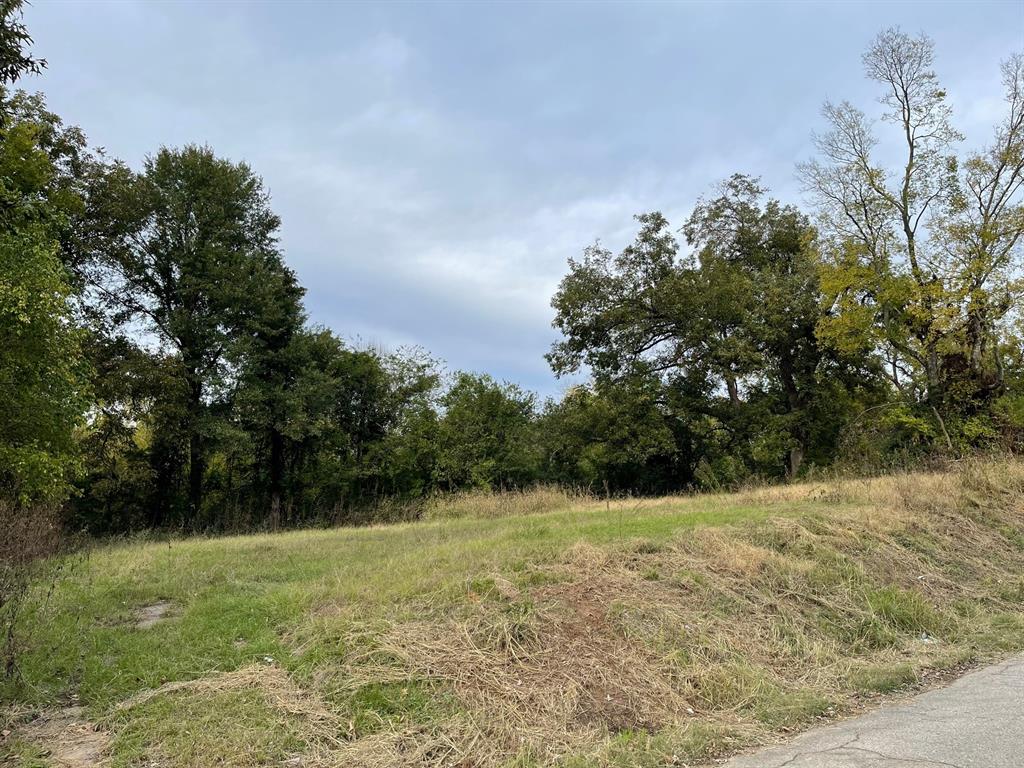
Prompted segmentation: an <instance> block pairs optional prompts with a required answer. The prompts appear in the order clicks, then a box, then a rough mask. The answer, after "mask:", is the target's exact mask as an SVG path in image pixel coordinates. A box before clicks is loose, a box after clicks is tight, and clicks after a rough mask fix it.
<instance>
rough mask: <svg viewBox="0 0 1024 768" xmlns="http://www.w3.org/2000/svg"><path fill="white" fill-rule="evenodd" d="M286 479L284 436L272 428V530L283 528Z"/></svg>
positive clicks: (275, 428)
mask: <svg viewBox="0 0 1024 768" xmlns="http://www.w3.org/2000/svg"><path fill="white" fill-rule="evenodd" d="M283 478H284V435H282V434H281V432H280V430H279V429H277V427H271V428H270V530H272V531H276V530H277V529H278V528H280V527H281V490H282V485H283V482H282V481H283Z"/></svg>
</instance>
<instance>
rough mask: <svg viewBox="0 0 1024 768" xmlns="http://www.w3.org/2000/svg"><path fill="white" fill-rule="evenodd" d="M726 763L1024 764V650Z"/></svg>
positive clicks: (752, 766)
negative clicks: (1022, 654)
mask: <svg viewBox="0 0 1024 768" xmlns="http://www.w3.org/2000/svg"><path fill="white" fill-rule="evenodd" d="M725 766H726V768H1024V657H1018V658H1015V659H1012V660H1010V661H1007V662H1004V663H1002V664H997V665H996V666H994V667H987V668H985V669H980V670H977V671H975V672H971V673H970V674H967V675H965V676H964V677H961V678H960V679H959V680H957V681H956V682H954V683H953V684H951V685H949V686H947V687H946V688H941V689H938V690H934V691H929V692H928V693H923V694H921V695H920V696H916V697H914V698H913V699H909V700H907V701H903V702H898V703H895V704H890V705H888V706H884V707H882V708H880V709H877V710H875V711H874V712H871V713H869V714H866V715H862V716H859V717H855V718H851V719H849V720H845V721H843V722H840V723H836V724H835V725H831V726H828V727H825V728H819V729H816V730H813V731H808V732H807V733H804V734H802V735H800V736H798V737H796V738H795V739H793V740H792V741H791V742H789V743H788V744H786V745H785V746H779V747H772V748H770V749H767V750H765V751H763V752H758V753H756V754H751V755H743V756H741V757H737V758H734V759H732V760H730V761H729V762H727V763H726V764H725Z"/></svg>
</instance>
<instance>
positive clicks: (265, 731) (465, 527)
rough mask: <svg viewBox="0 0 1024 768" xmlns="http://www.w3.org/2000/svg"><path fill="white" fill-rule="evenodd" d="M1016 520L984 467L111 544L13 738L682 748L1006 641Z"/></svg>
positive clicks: (793, 719) (547, 754) (622, 755)
mask: <svg viewBox="0 0 1024 768" xmlns="http://www.w3.org/2000/svg"><path fill="white" fill-rule="evenodd" d="M1022 509H1024V466H1022V465H1021V464H1019V463H1013V462H999V463H998V464H991V465H986V464H984V463H975V464H972V465H971V466H969V467H965V468H962V469H960V470H955V471H952V472H949V473H945V474H931V475H926V474H920V475H901V476H895V477H890V478H881V479H875V480H866V481H843V482H834V483H815V484H804V485H794V486H788V487H782V488H771V489H762V490H757V491H751V492H748V493H743V494H734V495H714V496H701V497H692V498H682V497H680V498H665V499H658V500H645V501H642V502H639V501H621V502H612V503H610V504H606V503H605V502H597V501H593V500H587V499H581V498H571V497H567V496H564V495H562V494H559V493H557V492H554V491H550V490H545V491H542V492H538V493H536V494H521V495H516V496H511V497H493V496H492V497H463V498H460V499H455V500H453V501H452V503H451V504H450V505H449V506H448V508H444V507H440V506H435V507H434V508H432V509H431V510H428V512H429V514H428V515H427V517H428V519H427V520H425V521H422V522H417V523H407V524H400V525H392V526H379V527H370V528H358V529H338V530H327V531H301V532H292V533H284V534H277V535H263V536H245V537H233V538H221V539H193V540H184V541H171V542H169V543H167V542H164V543H142V544H139V543H135V544H132V543H125V544H118V545H112V546H108V547H103V548H100V549H97V550H95V551H93V552H92V553H91V555H90V556H89V558H88V560H87V562H85V563H84V564H83V565H81V566H80V567H79V568H78V569H76V570H75V571H74V576H73V578H72V579H70V580H68V581H65V582H62V583H61V584H59V585H58V588H57V589H56V590H55V591H54V592H53V594H51V595H48V596H47V595H43V594H41V595H40V599H39V601H38V604H37V609H36V611H35V612H34V613H33V614H32V615H31V616H30V617H29V621H30V622H32V626H31V630H32V631H31V634H30V643H29V648H28V649H27V652H26V654H25V655H24V657H23V660H22V675H23V680H22V682H21V683H20V684H18V685H13V684H10V683H7V684H6V687H4V688H0V695H2V696H3V698H4V700H5V701H6V702H7V703H8V709H7V715H6V718H7V720H8V721H9V725H8V726H6V727H8V728H12V727H13V729H14V730H15V731H16V732H17V730H18V726H19V723H23V722H26V721H28V720H30V719H31V718H32V716H33V713H34V712H36V711H40V710H53V709H54V708H56V707H60V706H63V705H66V704H67V703H68V702H69V701H72V700H73V701H74V702H76V703H79V704H81V705H82V706H83V707H84V711H85V714H86V716H87V717H88V718H89V719H90V720H91V721H92V722H94V723H97V724H99V726H100V727H101V728H103V729H104V730H105V731H107V732H108V733H109V735H110V743H109V747H108V757H109V759H110V762H111V764H112V765H114V766H141V765H150V764H157V765H160V766H168V767H169V768H170V767H172V766H210V765H219V766H255V765H282V764H287V765H292V766H295V765H300V764H301V765H303V766H348V765H353V766H358V765H363V766H390V765H411V766H428V765H437V766H441V765H450V766H481V767H483V766H522V767H523V768H525V767H527V766H547V765H564V766H591V765H595V766H605V765H607V766H648V765H666V764H669V765H670V764H673V761H675V763H681V762H691V761H698V760H700V759H703V758H708V757H711V756H714V755H718V754H723V753H725V752H728V751H729V750H732V749H735V748H737V747H739V746H743V745H749V744H752V743H757V742H759V741H763V740H766V739H770V738H772V736H773V734H775V733H777V732H779V731H784V730H791V729H795V728H799V727H802V726H803V725H805V724H807V723H809V722H813V721H815V720H816V719H817V718H820V717H827V716H831V715H833V714H835V713H838V712H841V711H843V710H846V709H849V708H851V707H853V706H856V705H857V704H858V702H860V701H861V700H863V699H864V698H866V697H871V696H875V695H878V694H881V693H887V692H890V691H893V690H898V689H900V688H902V687H904V686H906V685H908V684H912V683H914V682H916V681H918V680H919V679H920V678H921V677H922V675H924V674H925V673H926V672H929V671H930V670H934V669H945V668H949V667H954V666H956V665H958V664H961V663H963V662H965V661H970V660H977V659H985V658H989V657H993V656H996V655H999V654H1001V653H1006V652H1009V651H1012V650H1018V649H1020V648H1021V647H1024V527H1022V524H1024V511H1022ZM523 512H527V513H529V514H522V513H523ZM159 602H166V603H169V605H170V609H169V612H168V614H167V616H166V617H165V618H164V619H163V620H161V621H158V622H157V623H156V624H154V625H153V626H152V627H149V628H140V627H138V626H137V621H136V619H137V612H138V610H139V609H140V608H142V607H144V606H147V605H152V604H155V603H159ZM29 741H30V740H29ZM29 741H27V740H26V739H22V740H20V741H19V740H17V739H13V740H10V744H14V745H19V746H16V747H15V746H10V744H9V745H8V750H13V749H15V748H16V749H18V750H20V751H21V753H22V754H23V755H35V752H33V751H32V750H34V749H35V748H36V747H35V746H33V745H31V744H30V743H29ZM3 749H4V747H3V746H2V745H0V755H2V754H3ZM297 758H301V760H297ZM32 759H33V760H44V759H45V758H44V757H43V758H41V757H33V758H32ZM289 761H290V762H289ZM42 764H44V765H45V762H43V763H42Z"/></svg>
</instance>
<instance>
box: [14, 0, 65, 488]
mask: <svg viewBox="0 0 1024 768" xmlns="http://www.w3.org/2000/svg"><path fill="white" fill-rule="evenodd" d="M21 6H22V3H20V2H16V1H15V2H3V3H2V4H0V391H3V393H4V397H3V400H2V402H0V493H2V495H4V496H6V497H7V499H8V500H13V501H14V502H15V503H18V504H24V503H27V502H30V501H33V500H40V499H46V500H53V499H62V498H63V497H64V496H65V495H66V493H67V491H68V489H69V487H70V485H69V481H70V479H71V474H72V471H71V470H72V466H73V464H74V458H75V446H74V442H73V430H74V428H75V426H76V425H78V424H79V423H80V422H81V418H82V415H83V412H84V408H85V400H84V392H85V384H84V374H85V369H84V365H83V359H82V354H81V349H80V344H81V335H80V333H79V331H78V329H77V328H76V326H75V324H74V322H73V318H72V310H71V298H72V290H71V286H70V283H69V280H68V274H67V272H66V271H65V269H64V265H63V264H62V261H61V258H60V240H59V239H60V235H61V233H62V232H63V231H65V229H66V226H67V223H68V214H69V212H70V209H71V208H72V207H73V206H74V205H75V203H76V202H77V200H76V199H75V198H74V196H73V195H62V194H59V193H58V185H57V184H55V180H56V179H58V177H59V169H58V168H57V167H56V165H55V162H54V158H53V156H51V154H50V153H49V152H48V151H47V150H48V149H49V148H50V145H49V144H48V140H49V139H50V138H51V137H52V136H53V128H54V124H55V123H56V122H58V121H56V118H55V116H53V115H50V114H49V113H45V114H43V112H42V110H41V109H39V108H38V107H39V106H40V105H41V100H39V99H32V98H31V97H26V96H24V94H20V93H15V94H11V93H10V92H9V91H8V87H9V86H10V84H12V83H13V82H14V81H15V80H16V79H17V78H18V77H19V76H20V75H22V74H25V73H27V72H38V71H39V70H40V68H41V67H42V66H44V65H45V62H43V61H41V60H37V59H35V58H33V56H32V55H31V54H30V53H28V52H27V51H26V50H25V49H26V47H27V46H28V45H29V44H30V43H31V37H29V35H28V32H27V31H26V30H25V27H24V25H23V24H22V23H21V21H20V18H21ZM34 107H35V108H34Z"/></svg>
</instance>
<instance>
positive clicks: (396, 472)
mask: <svg viewBox="0 0 1024 768" xmlns="http://www.w3.org/2000/svg"><path fill="white" fill-rule="evenodd" d="M0 11H2V24H0V26H2V33H0V78H2V79H3V80H4V82H5V83H6V84H7V85H10V84H11V83H13V81H14V80H15V79H17V78H18V77H19V76H21V75H23V74H25V73H29V72H33V71H38V69H39V67H40V66H42V65H43V64H44V62H41V61H38V60H36V59H34V58H33V57H32V56H31V55H30V54H28V53H27V52H26V47H27V46H28V45H29V43H30V42H31V40H30V39H29V37H28V35H27V32H26V31H25V29H24V28H23V26H21V22H20V6H19V3H17V2H11V3H5V4H3V6H2V7H0ZM931 58H932V47H931V43H930V42H929V41H928V40H927V39H926V38H911V37H908V36H906V35H904V34H902V33H900V32H898V31H887V32H885V33H883V34H882V35H880V36H879V37H878V39H877V40H876V41H875V43H874V44H873V46H872V47H871V48H870V50H869V51H868V53H867V54H866V55H865V59H864V61H865V65H866V68H867V73H868V76H869V77H870V78H872V79H873V80H876V81H878V82H879V83H880V85H881V89H882V95H883V98H882V103H883V104H884V106H885V109H886V110H887V111H888V114H887V115H886V117H887V120H886V121H885V123H883V125H885V126H891V127H892V128H893V129H894V134H893V135H894V136H895V138H896V140H897V141H899V142H901V146H902V147H903V149H904V157H903V159H902V160H901V161H899V162H898V163H897V164H896V165H895V166H894V167H892V168H888V167H884V166H881V165H879V164H878V162H877V160H876V159H875V154H876V152H875V143H876V140H875V138H874V137H873V135H872V134H871V130H872V128H871V124H870V121H869V120H868V118H867V117H866V116H865V114H864V113H863V112H861V111H860V110H858V109H857V108H855V107H854V106H852V105H850V104H846V103H843V104H839V105H834V104H828V105H826V107H825V116H826V119H827V120H828V122H829V123H830V126H831V129H830V131H829V132H828V133H826V134H824V135H823V136H820V137H818V147H819V156H818V158H817V159H815V160H813V161H812V162H809V163H807V164H805V165H803V166H802V167H801V173H802V175H803V178H804V179H805V181H806V183H807V187H808V190H809V191H810V192H812V193H813V195H814V196H815V199H816V200H817V206H816V210H814V211H806V212H805V211H802V210H800V209H799V208H797V207H795V206H793V205H786V204H783V203H782V202H779V201H777V200H774V199H772V198H771V197H770V194H769V193H768V192H767V191H766V190H764V189H763V188H762V187H761V185H760V184H759V182H758V180H757V179H756V178H753V177H750V176H746V175H741V174H737V175H735V176H733V177H731V178H730V179H727V180H726V181H725V182H723V183H722V184H721V185H720V186H719V187H718V188H717V189H716V191H715V192H714V193H713V194H712V195H709V196H708V197H707V198H704V199H702V200H700V201H699V202H698V203H697V205H696V206H695V207H694V209H693V211H692V212H691V214H690V215H689V216H688V217H687V218H686V220H684V221H680V222H674V223H670V222H669V221H668V220H667V219H666V218H665V217H664V216H662V215H661V214H660V213H657V212H649V213H644V214H642V215H640V216H638V217H637V221H638V231H637V234H636V237H635V240H634V241H633V242H632V243H631V244H629V245H628V246H627V247H625V248H624V249H623V250H621V251H620V252H618V253H615V252H613V251H611V250H608V249H606V248H604V247H601V246H599V245H598V246H594V247H591V248H588V249H587V250H586V251H585V252H584V254H583V256H582V258H579V259H572V260H570V262H569V269H568V273H567V275H566V276H565V278H564V279H563V281H562V283H561V285H560V286H559V288H558V291H557V293H556V295H555V296H554V299H553V308H554V311H555V320H554V324H555V327H556V328H557V329H558V330H560V331H561V333H562V338H561V340H560V341H559V342H557V343H556V344H555V345H554V346H553V348H552V350H551V351H550V353H549V355H548V359H549V362H550V363H551V366H552V368H553V370H554V371H555V372H556V373H557V374H560V375H561V374H568V373H579V372H583V373H585V374H588V375H589V376H590V381H589V383H588V384H586V385H580V386H574V387H571V388H569V389H568V390H567V391H566V392H565V393H564V394H563V395H562V396H561V398H559V399H553V400H549V401H547V402H538V400H537V398H536V396H535V395H534V394H532V393H530V392H526V391H523V390H522V389H520V388H519V387H517V386H516V385H514V384H510V383H503V382H497V381H494V380H493V379H492V378H490V377H489V376H487V375H481V374H476V373H467V372H448V371H445V370H444V368H443V366H441V365H440V364H439V363H437V362H436V361H434V360H432V359H431V358H430V357H429V356H428V355H426V354H425V353H423V352H422V351H419V350H400V351H398V352H389V351H382V350H375V349H364V348H355V347H353V346H351V345H350V344H348V343H346V342H345V341H343V340H342V338H339V337H338V336H337V335H335V334H334V333H333V332H332V331H330V330H326V329H322V328H318V327H313V326H311V325H310V324H309V322H308V319H307V317H306V314H305V310H304V308H303V303H302V298H303V289H302V287H301V285H300V283H299V281H298V277H297V276H296V275H295V274H294V273H293V272H292V271H291V269H289V267H288V266H287V264H286V263H285V259H284V254H283V253H282V249H281V247H280V244H279V242H278V239H277V232H278V229H279V226H280V221H279V219H278V217H277V216H276V214H275V213H274V212H273V209H272V207H271V202H270V197H269V193H268V192H267V190H266V188H265V187H264V185H263V182H262V180H261V179H260V177H259V176H258V175H257V174H256V173H255V172H254V171H253V170H252V169H251V168H249V167H248V166H247V165H245V164H244V163H237V162H234V161H232V160H229V159H225V158H222V157H219V156H218V155H217V154H216V153H215V152H214V151H213V150H212V149H211V148H210V147H206V146H186V147H183V148H180V149H175V148H166V147H165V148H161V149H159V150H157V151H156V152H155V153H154V154H153V155H151V156H150V157H148V158H147V159H146V160H145V162H144V163H143V165H142V167H141V168H140V169H138V170H135V169H133V168H131V167H129V166H128V165H126V164H124V163H122V162H119V161H116V160H112V159H110V158H108V157H106V156H105V155H104V154H103V153H101V152H90V151H89V150H88V148H87V145H86V142H85V139H84V137H83V136H82V134H81V132H80V131H78V130H77V129H74V128H68V127H66V126H64V125H63V124H62V123H61V121H60V120H59V118H57V116H55V115H53V114H51V113H49V112H48V111H47V110H46V108H45V104H44V103H43V101H42V98H41V97H39V96H29V95H26V94H24V93H21V92H18V93H7V92H5V93H4V94H3V102H2V107H3V109H2V120H0V202H2V209H0V383H2V385H3V387H4V390H5V394H6V397H5V398H4V401H3V402H2V403H0V484H2V492H3V494H4V496H5V497H6V498H8V499H9V500H14V501H15V502H16V503H18V504H27V503H29V502H31V501H34V500H42V499H47V500H63V503H64V509H65V518H66V520H67V521H68V522H69V523H70V524H71V525H72V526H73V527H75V528H82V529H88V530H91V531H93V532H117V531H129V530H137V529H146V528H181V529H185V530H211V529H247V528H259V527H270V528H277V527H278V526H282V525H301V524H304V523H309V522H328V521H345V520H362V519H366V518H367V515H368V511H370V512H372V510H374V509H377V508H381V507H382V506H384V503H385V502H387V501H390V500H395V499H398V500H408V499H413V498H418V497H423V496H425V495H429V494H432V493H435V492H449V491H458V490H462V489H468V488H474V489H479V488H482V489H500V488H522V487H526V486H529V485H533V484H536V483H557V484H563V485H566V486H574V487H583V488H587V489H592V490H599V491H602V492H605V493H659V492H667V491H674V490H683V489H687V488H691V487H704V488H719V487H728V486H732V485H736V484H739V483H742V482H744V481H746V480H748V479H750V478H753V477H762V478H769V479H770V478H786V477H794V476H798V475H801V474H803V473H806V472H808V471H810V469H811V468H814V467H824V466H829V465H832V464H835V463H836V462H845V463H853V464H860V465H871V466H879V465H884V464H886V463H890V462H896V461H901V462H902V461H906V460H912V459H916V458H921V457H925V456H929V455H932V454H936V453H938V454H947V455H949V454H954V455H956V454H961V453H964V452H967V451H971V450H975V449H978V448H984V447H987V446H994V445H999V446H1001V447H1004V448H1010V449H1013V448H1016V447H1019V446H1020V444H1021V439H1022V438H1021V435H1022V433H1024V353H1022V351H1021V338H1022V332H1021V322H1022V317H1021V313H1020V304H1021V292H1022V290H1024V275H1022V259H1021V251H1022V247H1021V242H1020V239H1021V235H1022V233H1024V204H1022V200H1021V198H1022V195H1021V185H1022V184H1024V60H1022V59H1021V58H1020V57H1014V58H1011V59H1009V60H1008V62H1007V64H1006V65H1005V67H1004V72H1003V75H1004V82H1005V85H1006V92H1007V102H1006V107H1007V116H1006V118H1005V120H1004V121H1003V122H1002V123H1000V124H999V125H998V126H997V127H996V129H995V133H994V137H993V139H992V141H991V143H990V144H989V146H988V147H987V148H985V149H983V150H981V151H978V152H974V153H971V154H967V155H958V154H957V146H958V142H959V140H960V138H961V137H960V136H959V134H958V133H957V132H956V130H955V129H954V128H953V126H952V115H951V112H950V109H949V107H948V106H947V104H946V95H945V92H944V91H943V90H942V88H941V87H940V86H939V84H938V83H937V82H936V78H935V75H934V73H933V72H932V71H931ZM891 154H892V153H887V154H886V155H885V156H887V157H888V156H891ZM709 181H712V180H709ZM680 235H681V236H680Z"/></svg>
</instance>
